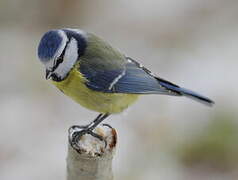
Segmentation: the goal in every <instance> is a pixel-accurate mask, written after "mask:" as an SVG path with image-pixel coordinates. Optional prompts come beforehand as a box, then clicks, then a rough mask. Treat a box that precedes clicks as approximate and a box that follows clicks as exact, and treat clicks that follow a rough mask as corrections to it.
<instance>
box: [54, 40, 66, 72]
mask: <svg viewBox="0 0 238 180" xmlns="http://www.w3.org/2000/svg"><path fill="white" fill-rule="evenodd" d="M69 42H70V40H68V41H67V42H66V45H65V48H64V50H63V52H62V53H61V55H60V56H59V57H58V58H57V59H56V60H54V65H53V68H52V71H51V72H53V71H55V69H57V67H58V66H59V65H60V64H61V63H62V62H63V60H64V55H65V51H66V48H67V46H68V44H69Z"/></svg>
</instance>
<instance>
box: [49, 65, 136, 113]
mask: <svg viewBox="0 0 238 180" xmlns="http://www.w3.org/2000/svg"><path fill="white" fill-rule="evenodd" d="M85 81H86V79H85V78H84V77H83V75H82V74H81V73H80V72H79V71H78V70H77V69H76V68H73V69H72V70H71V72H70V73H69V75H68V77H67V78H66V79H65V80H63V81H61V82H55V81H52V83H53V84H54V85H55V86H56V87H58V88H59V89H60V90H61V91H62V92H63V93H64V94H66V95H67V96H69V97H71V98H72V99H73V100H75V101H76V102H78V103H79V104H81V105H82V106H84V107H86V108H88V109H91V110H93V111H97V112H100V113H110V114H112V113H120V112H122V111H123V110H124V109H126V108H127V107H128V106H130V105H131V104H132V103H134V102H135V101H136V100H137V98H138V95H136V94H122V93H103V92H98V91H94V90H91V89H88V88H87V87H86V85H85V83H84V82H85Z"/></svg>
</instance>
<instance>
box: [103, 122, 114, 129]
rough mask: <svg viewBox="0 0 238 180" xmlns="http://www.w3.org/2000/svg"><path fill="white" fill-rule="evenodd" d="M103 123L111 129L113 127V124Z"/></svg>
mask: <svg viewBox="0 0 238 180" xmlns="http://www.w3.org/2000/svg"><path fill="white" fill-rule="evenodd" d="M102 125H103V126H106V127H109V128H110V129H113V128H112V126H111V125H109V124H106V123H104V124H102Z"/></svg>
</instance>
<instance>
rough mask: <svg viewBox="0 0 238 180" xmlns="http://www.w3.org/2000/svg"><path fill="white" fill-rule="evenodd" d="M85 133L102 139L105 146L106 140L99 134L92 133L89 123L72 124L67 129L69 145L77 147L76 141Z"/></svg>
mask: <svg viewBox="0 0 238 180" xmlns="http://www.w3.org/2000/svg"><path fill="white" fill-rule="evenodd" d="M85 134H90V135H91V136H93V137H95V138H97V139H99V140H100V141H103V142H104V143H105V147H106V146H107V142H106V140H105V139H104V138H103V137H102V136H100V135H99V134H96V133H94V132H93V129H92V128H91V127H90V125H88V126H72V127H71V128H70V129H69V142H70V143H71V146H72V147H74V148H76V149H78V142H79V141H80V139H81V137H82V136H83V135H85Z"/></svg>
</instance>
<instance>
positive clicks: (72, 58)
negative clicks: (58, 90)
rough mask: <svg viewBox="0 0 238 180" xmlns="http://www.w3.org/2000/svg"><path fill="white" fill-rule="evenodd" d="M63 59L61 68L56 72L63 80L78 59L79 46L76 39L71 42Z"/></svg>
mask: <svg viewBox="0 0 238 180" xmlns="http://www.w3.org/2000/svg"><path fill="white" fill-rule="evenodd" d="M63 58H64V60H63V62H62V63H61V64H59V66H58V67H57V68H56V70H55V71H54V73H55V74H57V75H58V76H60V77H61V78H62V79H63V78H64V77H65V76H66V75H67V74H68V73H69V71H70V70H71V69H72V67H73V66H74V64H75V62H76V61H77V59H78V44H77V41H76V40H75V39H74V38H71V40H70V42H69V43H68V45H67V47H66V50H65V54H64V57H63Z"/></svg>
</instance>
